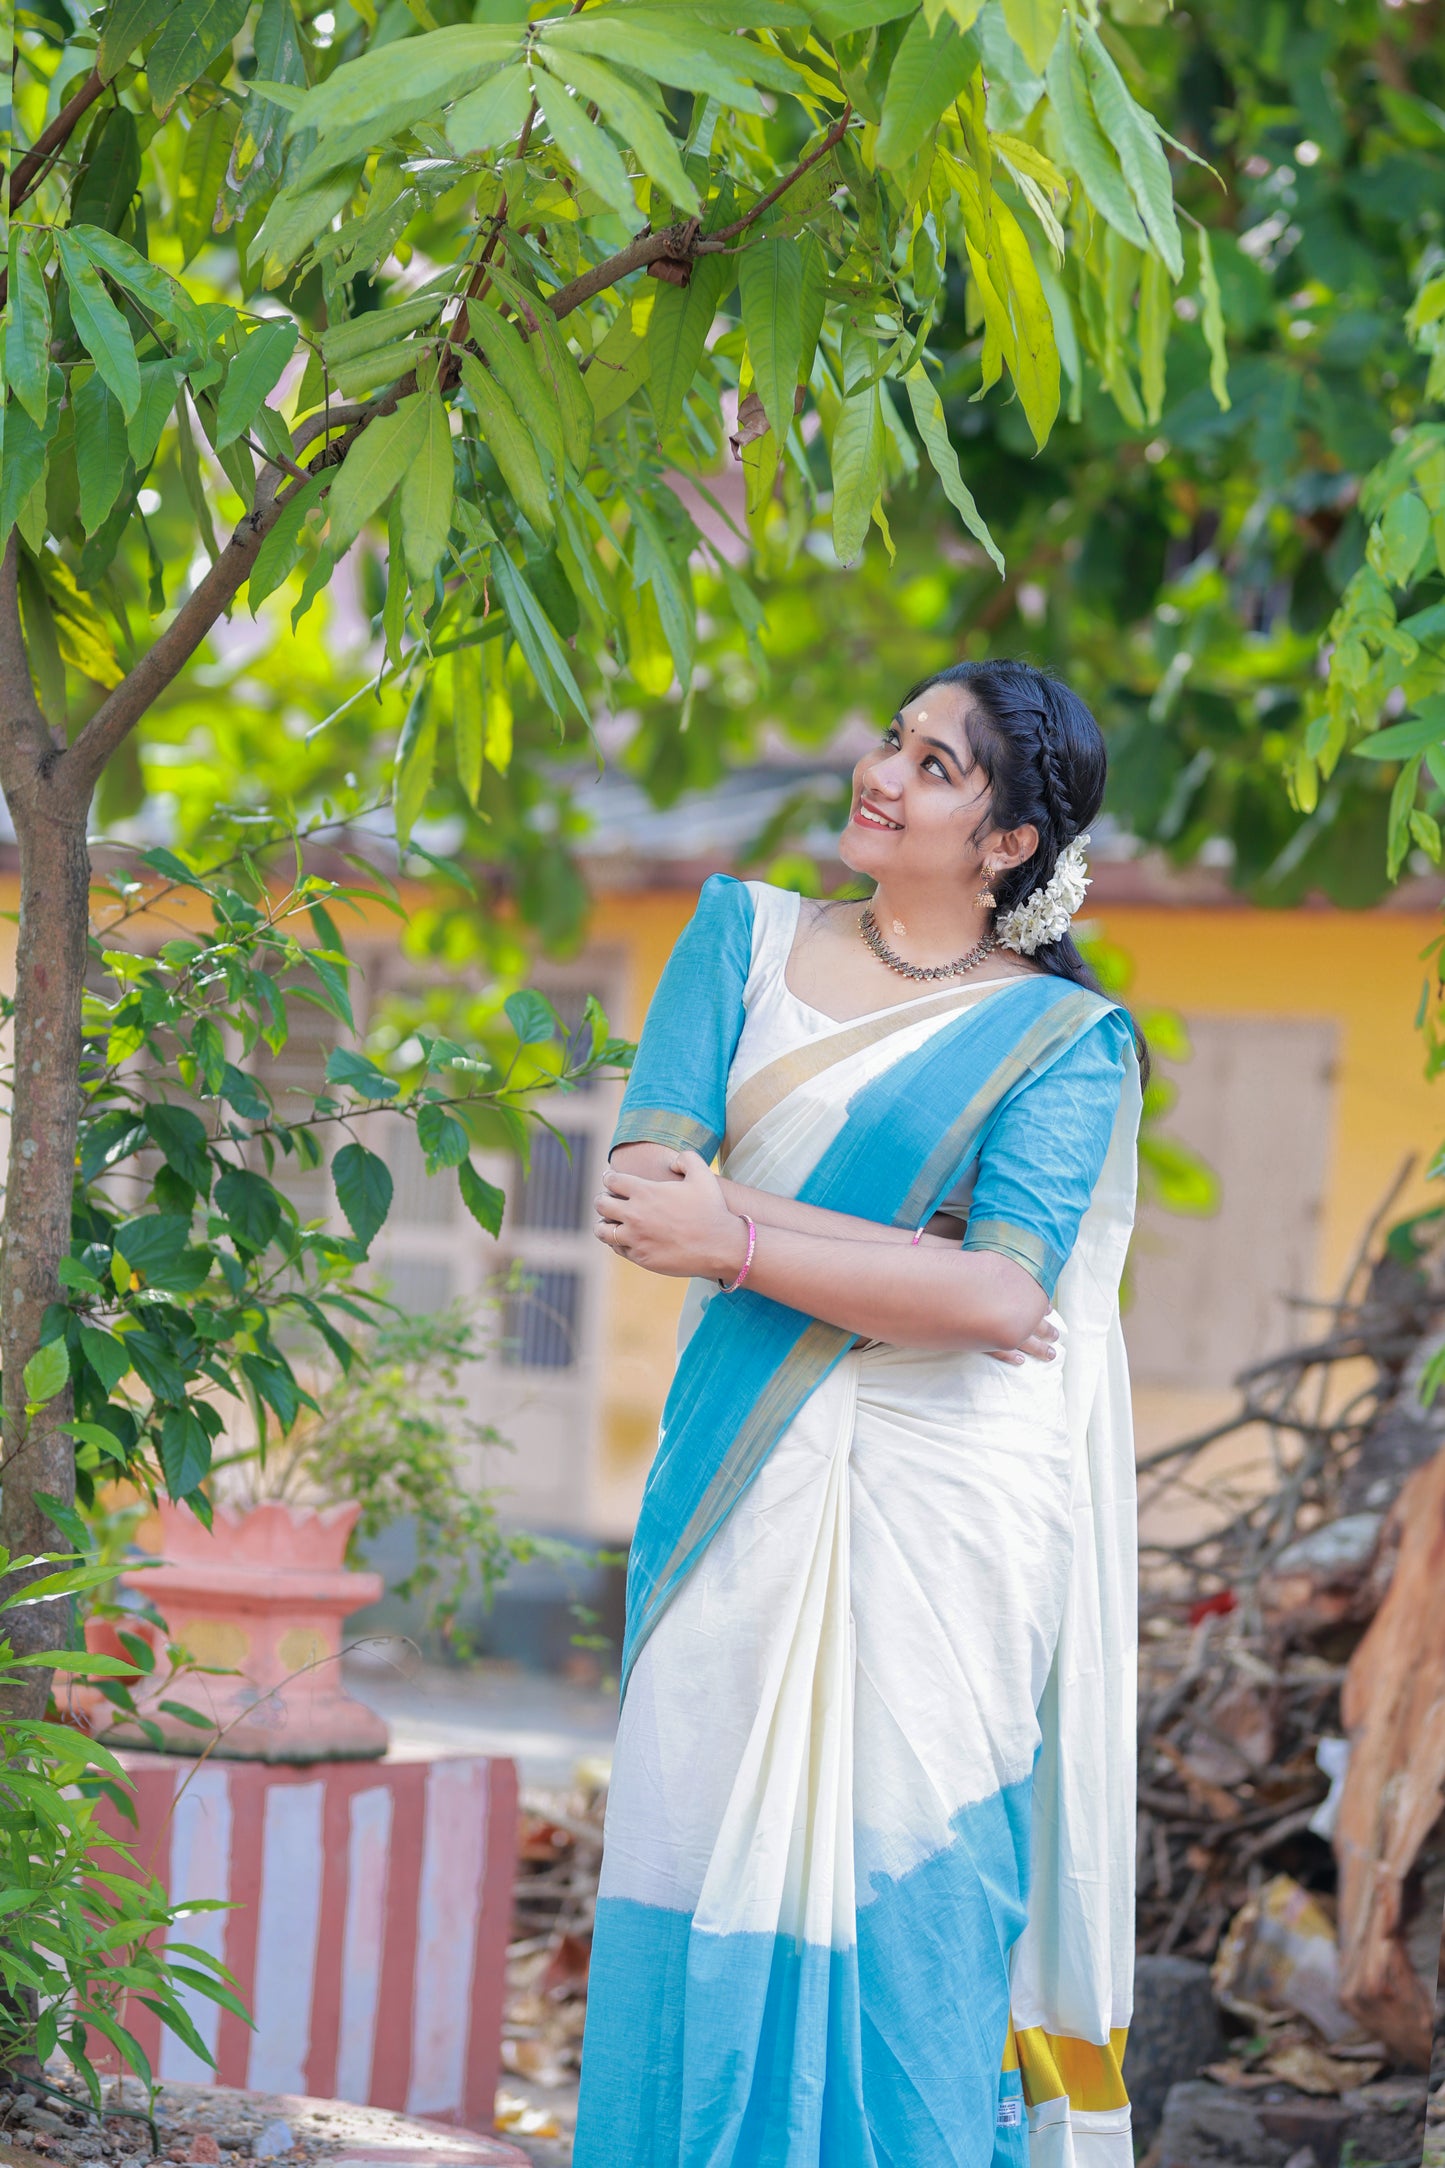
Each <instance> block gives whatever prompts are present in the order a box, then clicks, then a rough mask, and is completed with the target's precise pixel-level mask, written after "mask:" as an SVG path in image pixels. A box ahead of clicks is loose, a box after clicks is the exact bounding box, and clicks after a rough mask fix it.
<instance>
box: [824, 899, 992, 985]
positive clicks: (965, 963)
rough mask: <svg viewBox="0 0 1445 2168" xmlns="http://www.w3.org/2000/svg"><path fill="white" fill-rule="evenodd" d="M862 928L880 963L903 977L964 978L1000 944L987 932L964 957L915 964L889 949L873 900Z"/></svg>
mask: <svg viewBox="0 0 1445 2168" xmlns="http://www.w3.org/2000/svg"><path fill="white" fill-rule="evenodd" d="M858 931H859V933H860V934H861V935H862V936H863V939H864V940H865V941H866V942H867V944H868V946H869V948H870V949H872V951H873V954H874V955H875V956H876V957H877V958H878V961H879V963H880V964H887V966H888V968H889V970H890V971H896V972H897V973H898V976H899V977H900V978H901V979H957V978H961V977H962V976H963V974H964V972H965V971H972V970H973V968H974V966H975V964H981V963H982V962H983V960H984V958H985V957H986V956H991V955H992V954H993V952H994V950H995V949H996V948H997V947H998V941H997V939H996V937H995V936H994V935H993V934H991V933H986V934H985V935H984V937H983V939H982V940H981V941H980V942H979V943H978V945H977V946H976V947H975V948H971V949H970V950H969V952H968V954H967V955H966V956H960V957H959V958H958V959H957V961H956V962H954V963H951V964H911V963H909V961H908V959H907V957H906V956H898V955H896V954H895V953H894V951H893V950H892V949H891V948H889V946H888V944H887V942H886V941H885V940H884V938H883V936H882V934H881V933H880V932H879V931H878V921H877V919H876V918H875V917H874V916H873V906H872V904H871V903H870V904H865V906H864V908H863V914H862V916H861V917H860V919H859V920H858Z"/></svg>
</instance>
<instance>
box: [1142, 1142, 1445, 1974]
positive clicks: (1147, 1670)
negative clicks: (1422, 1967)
mask: <svg viewBox="0 0 1445 2168" xmlns="http://www.w3.org/2000/svg"><path fill="white" fill-rule="evenodd" d="M1407 1171H1408V1170H1404V1171H1402V1178H1401V1179H1402V1181H1403V1178H1404V1172H1407ZM1399 1186H1400V1185H1399V1184H1397V1185H1396V1186H1395V1188H1394V1190H1392V1194H1391V1196H1390V1197H1389V1198H1387V1199H1386V1201H1385V1203H1384V1204H1383V1205H1382V1207H1381V1209H1380V1211H1379V1213H1378V1214H1377V1215H1376V1218H1375V1221H1374V1222H1373V1223H1372V1225H1371V1227H1370V1229H1369V1230H1368V1231H1367V1234H1366V1237H1365V1239H1364V1241H1363V1242H1362V1244H1361V1247H1360V1252H1359V1255H1358V1257H1357V1259H1356V1262H1355V1264H1354V1267H1353V1268H1352V1270H1351V1273H1350V1275H1349V1279H1348V1281H1347V1284H1346V1286H1345V1287H1344V1289H1343V1291H1342V1294H1341V1297H1340V1299H1339V1300H1338V1301H1337V1302H1335V1303H1333V1304H1329V1305H1320V1306H1319V1307H1320V1308H1322V1309H1323V1310H1324V1314H1325V1329H1324V1330H1323V1331H1322V1332H1321V1333H1319V1334H1318V1335H1316V1336H1314V1337H1311V1338H1310V1339H1308V1340H1306V1341H1304V1342H1303V1343H1302V1344H1301V1345H1299V1346H1296V1347H1292V1348H1288V1349H1286V1350H1285V1351H1284V1352H1282V1353H1281V1354H1278V1355H1275V1356H1272V1357H1271V1358H1270V1359H1269V1360H1268V1361H1266V1362H1261V1363H1258V1364H1255V1365H1254V1366H1253V1367H1252V1368H1251V1369H1249V1370H1248V1371H1246V1372H1244V1373H1243V1374H1242V1375H1241V1376H1240V1377H1239V1379H1238V1380H1237V1383H1238V1385H1239V1388H1240V1393H1241V1399H1240V1404H1239V1406H1238V1408H1237V1410H1236V1411H1235V1413H1234V1414H1233V1415H1232V1416H1231V1417H1230V1418H1229V1419H1228V1420H1227V1421H1225V1422H1223V1423H1220V1424H1217V1425H1215V1426H1214V1427H1213V1428H1211V1429H1209V1430H1207V1431H1204V1432H1202V1433H1200V1434H1199V1435H1198V1436H1196V1437H1192V1438H1188V1439H1184V1440H1182V1441H1180V1442H1179V1443H1178V1444H1175V1445H1172V1446H1170V1447H1167V1448H1166V1449H1164V1450H1163V1451H1161V1452H1157V1453H1155V1454H1153V1455H1152V1456H1151V1457H1150V1458H1149V1459H1147V1460H1146V1461H1144V1462H1142V1463H1141V1468H1140V1477H1141V1497H1140V1503H1141V1511H1142V1513H1143V1515H1144V1517H1145V1521H1146V1525H1147V1524H1148V1518H1149V1515H1150V1513H1151V1510H1154V1509H1157V1508H1158V1507H1159V1505H1160V1503H1161V1501H1163V1500H1166V1499H1170V1500H1171V1502H1175V1501H1177V1500H1178V1499H1179V1498H1180V1496H1181V1495H1182V1496H1185V1497H1189V1498H1192V1500H1193V1502H1194V1505H1195V1507H1196V1509H1197V1518H1198V1520H1199V1522H1200V1524H1201V1526H1200V1532H1198V1533H1195V1534H1192V1535H1190V1536H1189V1537H1187V1538H1186V1539H1185V1540H1182V1541H1178V1542H1175V1543H1166V1542H1154V1543H1150V1544H1148V1545H1146V1547H1145V1551H1144V1596H1143V1632H1142V1650H1141V1684H1140V1732H1139V1747H1140V1757H1139V1775H1140V1815H1139V1861H1138V1865H1139V1947H1140V1949H1141V1951H1150V1952H1161V1953H1163V1952H1169V1951H1173V1952H1176V1953H1178V1954H1181V1955H1188V1956H1194V1957H1200V1958H1205V1959H1212V1958H1213V1957H1214V1956H1215V1953H1216V1951H1217V1949H1218V1946H1219V1942H1220V1937H1221V1935H1222V1933H1223V1932H1224V1930H1225V1928H1226V1926H1227V1924H1228V1923H1229V1921H1230V1920H1231V1919H1232V1918H1233V1917H1234V1916H1235V1914H1236V1913H1237V1911H1238V1909H1239V1907H1240V1906H1241V1905H1243V1904H1244V1903H1245V1902H1246V1900H1247V1899H1248V1898H1249V1897H1251V1896H1252V1895H1254V1894H1256V1893H1257V1892H1258V1890H1259V1889H1260V1887H1261V1886H1262V1884H1263V1883H1264V1882H1265V1881H1266V1880H1268V1878H1270V1877H1271V1876H1274V1875H1276V1874H1278V1873H1281V1872H1286V1873H1289V1874H1291V1875H1292V1876H1294V1877H1296V1878H1297V1879H1298V1880H1299V1881H1300V1882H1301V1883H1302V1884H1304V1885H1305V1886H1306V1887H1308V1888H1310V1889H1312V1890H1315V1891H1317V1892H1319V1893H1320V1894H1321V1895H1322V1896H1324V1897H1325V1899H1326V1900H1328V1898H1329V1896H1330V1895H1331V1893H1332V1891H1333V1888H1334V1862H1333V1856H1332V1854H1331V1851H1330V1847H1329V1842H1328V1839H1329V1835H1330V1831H1331V1827H1332V1813H1333V1808H1334V1806H1335V1803H1336V1802H1335V1800H1334V1799H1331V1798H1330V1797H1329V1795H1330V1791H1331V1784H1330V1777H1329V1775H1327V1774H1326V1771H1325V1769H1323V1768H1322V1767H1321V1765H1320V1750H1321V1745H1322V1742H1328V1741H1335V1742H1339V1741H1340V1739H1341V1734H1342V1732H1343V1730H1344V1728H1345V1727H1344V1725H1343V1723H1342V1720H1341V1708H1340V1694H1341V1688H1342V1686H1343V1684H1344V1681H1345V1677H1346V1671H1347V1667H1348V1664H1349V1659H1350V1657H1351V1655H1352V1654H1353V1652H1354V1650H1355V1648H1356V1646H1357V1644H1358V1643H1359V1641H1360V1639H1361V1637H1362V1635H1363V1633H1364V1631H1365V1629H1366V1627H1367V1625H1368V1624H1369V1622H1370V1620H1371V1619H1372V1618H1373V1617H1374V1615H1375V1613H1376V1611H1377V1609H1378V1607H1379V1605H1380V1602H1381V1599H1382V1597H1383V1594H1384V1591H1385V1589H1386V1588H1387V1587H1388V1585H1389V1581H1390V1576H1391V1572H1392V1569H1393V1564H1394V1551H1395V1549H1396V1548H1397V1546H1398V1533H1399V1532H1398V1528H1397V1527H1396V1526H1394V1525H1393V1523H1392V1520H1391V1516H1390V1508H1391V1506H1392V1505H1393V1503H1394V1501H1395V1499H1396V1497H1397V1495H1398V1493H1399V1491H1400V1489H1401V1486H1402V1485H1403V1483H1404V1482H1405V1480H1406V1479H1407V1478H1408V1477H1409V1476H1410V1475H1411V1474H1412V1472H1413V1471H1414V1470H1416V1469H1418V1468H1420V1467H1421V1466H1423V1465H1424V1464H1425V1463H1427V1462H1429V1461H1430V1460H1432V1459H1433V1457H1434V1455H1435V1454H1436V1452H1437V1451H1438V1450H1439V1449H1440V1447H1441V1446H1442V1444H1445V1395H1442V1396H1441V1399H1440V1401H1439V1403H1437V1404H1436V1405H1434V1406H1432V1407H1430V1408H1426V1407H1422V1406H1421V1404H1420V1399H1419V1380H1420V1376H1421V1373H1422V1370H1423V1368H1424V1366H1425V1364H1426V1362H1427V1361H1428V1359H1429V1356H1430V1354H1431V1353H1432V1352H1433V1350H1434V1348H1435V1346H1436V1345H1437V1344H1438V1342H1439V1340H1440V1337H1441V1333H1442V1328H1445V1221H1434V1220H1425V1221H1421V1220H1417V1221H1414V1222H1411V1223H1407V1224H1404V1225H1401V1226H1397V1227H1396V1228H1394V1229H1392V1230H1391V1231H1390V1233H1389V1234H1388V1235H1382V1232H1381V1230H1382V1228H1383V1227H1384V1225H1385V1223H1386V1221H1387V1220H1388V1218H1389V1215H1390V1212H1391V1210H1392V1209H1393V1205H1394V1200H1395V1197H1396V1196H1397V1195H1398V1191H1399ZM1246 1431H1248V1432H1251V1433H1253V1435H1254V1436H1255V1437H1262V1438H1263V1440H1264V1442H1265V1447H1266V1450H1267V1452H1268V1455H1269V1464H1268V1469H1267V1473H1266V1476H1265V1479H1264V1480H1262V1481H1261V1480H1254V1481H1252V1482H1250V1483H1248V1484H1247V1485H1245V1486H1241V1485H1240V1484H1239V1482H1238V1479H1237V1478H1236V1479H1233V1480H1232V1481H1231V1479H1229V1478H1226V1477H1221V1476H1217V1475H1215V1476H1212V1475H1211V1470H1210V1463H1211V1457H1212V1456H1215V1455H1216V1453H1217V1448H1218V1447H1219V1446H1220V1445H1221V1443H1222V1441H1224V1440H1225V1439H1227V1438H1230V1437H1231V1436H1237V1434H1239V1433H1241V1432H1246ZM1171 1494H1172V1498H1171ZM1341 1752H1342V1749H1341V1748H1340V1747H1339V1746H1336V1747H1333V1748H1332V1747H1331V1746H1329V1745H1325V1747H1324V1750H1323V1760H1324V1762H1325V1763H1326V1764H1327V1765H1328V1764H1330V1763H1331V1762H1332V1761H1333V1762H1334V1766H1335V1768H1336V1769H1338V1768H1339V1767H1340V1766H1341V1763H1340V1761H1339V1759H1338V1758H1337V1757H1338V1756H1339V1755H1340V1754H1341ZM1327 1800H1328V1804H1326V1802H1327ZM1322 1810H1323V1811H1322Z"/></svg>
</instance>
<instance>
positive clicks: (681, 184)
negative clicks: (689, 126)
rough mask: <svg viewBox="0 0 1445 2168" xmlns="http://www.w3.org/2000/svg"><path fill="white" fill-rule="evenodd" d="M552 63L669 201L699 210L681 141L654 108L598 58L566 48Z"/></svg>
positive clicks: (692, 211) (694, 212)
mask: <svg viewBox="0 0 1445 2168" xmlns="http://www.w3.org/2000/svg"><path fill="white" fill-rule="evenodd" d="M552 65H553V68H554V69H558V68H560V69H561V70H562V72H563V74H564V75H565V78H566V80H567V81H568V82H569V83H570V84H571V85H572V87H573V89H574V90H577V91H579V92H580V93H581V95H582V96H583V97H584V98H587V99H590V100H591V102H592V104H593V105H595V106H596V107H597V108H598V109H599V111H600V112H601V113H602V115H603V116H604V118H605V119H606V121H607V123H608V125H609V126H610V127H611V128H612V129H613V130H614V131H615V133H616V134H617V135H618V137H619V138H620V139H621V141H622V142H623V143H625V144H629V145H630V146H631V148H632V149H633V150H634V151H635V152H636V154H637V159H638V163H639V164H640V165H641V167H642V170H643V172H644V173H646V174H647V176H648V178H649V179H650V180H653V181H656V183H657V185H658V187H659V188H660V189H661V190H662V192H663V194H664V195H665V196H666V197H667V199H668V201H669V203H674V204H676V206H677V208H678V209H679V210H680V211H686V212H687V213H688V214H689V216H691V217H696V216H697V214H698V212H699V211H700V209H701V205H700V203H699V201H698V193H697V190H696V188H695V187H694V186H693V183H692V181H691V180H690V179H689V177H688V175H687V173H686V171H685V169H684V167H683V163H682V157H681V154H680V149H679V145H678V143H677V141H676V139H675V138H674V137H673V136H672V135H671V134H669V132H668V128H667V124H666V122H665V121H664V119H663V118H662V116H661V114H660V113H658V111H657V110H656V108H655V107H654V106H651V105H649V104H648V103H647V101H646V99H645V98H643V97H642V96H641V95H640V94H639V93H638V92H637V91H636V90H634V89H633V87H632V85H631V84H630V83H628V82H625V81H624V80H623V78H622V77H621V76H620V75H615V74H614V73H613V71H612V69H611V68H607V67H604V66H603V65H602V63H601V61H598V60H587V59H584V57H583V56H582V54H581V53H577V52H569V53H568V54H567V55H566V59H565V62H563V61H562V60H561V59H560V58H557V57H554V59H553V62H552ZM478 95H480V93H479V94H478Z"/></svg>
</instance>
